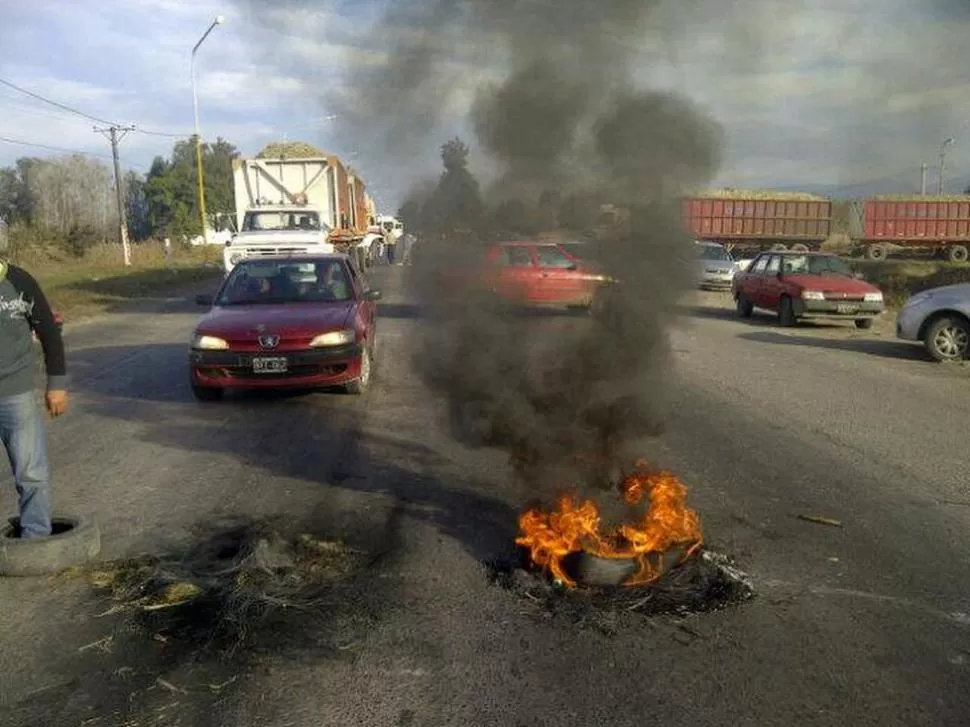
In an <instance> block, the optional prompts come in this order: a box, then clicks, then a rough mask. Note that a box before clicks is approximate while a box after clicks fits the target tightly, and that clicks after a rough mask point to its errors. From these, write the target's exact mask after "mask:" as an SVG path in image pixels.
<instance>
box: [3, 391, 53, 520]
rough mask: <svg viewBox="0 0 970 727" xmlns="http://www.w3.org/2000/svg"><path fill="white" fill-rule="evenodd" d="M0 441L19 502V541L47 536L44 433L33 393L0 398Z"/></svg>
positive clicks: (47, 479) (48, 516)
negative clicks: (10, 470)
mask: <svg viewBox="0 0 970 727" xmlns="http://www.w3.org/2000/svg"><path fill="white" fill-rule="evenodd" d="M0 441H2V442H3V446H4V447H5V448H6V450H7V457H8V458H9V459H10V467H11V469H12V470H13V479H14V484H16V486H17V496H18V498H19V501H20V537H22V538H36V537H43V536H45V535H50V534H51V501H50V466H49V465H48V462H47V431H46V430H45V428H44V412H43V410H42V409H41V408H40V403H39V402H38V401H37V393H36V392H34V391H28V392H26V393H24V394H16V395H14V396H5V397H2V398H0Z"/></svg>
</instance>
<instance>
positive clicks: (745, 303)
mask: <svg viewBox="0 0 970 727" xmlns="http://www.w3.org/2000/svg"><path fill="white" fill-rule="evenodd" d="M737 304H738V315H739V316H741V317H742V318H750V317H751V314H752V313H754V306H753V305H751V301H750V300H748V299H747V298H746V297H744V294H743V293H738V297H737Z"/></svg>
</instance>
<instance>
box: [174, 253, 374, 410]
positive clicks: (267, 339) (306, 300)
mask: <svg viewBox="0 0 970 727" xmlns="http://www.w3.org/2000/svg"><path fill="white" fill-rule="evenodd" d="M380 297H381V293H380V291H379V290H375V289H372V288H371V287H370V286H369V284H368V282H367V280H366V279H365V277H364V276H363V274H362V273H361V272H360V270H358V269H357V267H356V266H355V265H354V263H353V262H352V260H351V258H349V257H348V256H347V255H341V254H337V253H330V254H318V255H313V254H309V255H298V256H288V255H279V256H277V255H273V256H266V257H259V258H251V259H247V260H243V261H241V262H239V263H238V264H237V265H236V266H235V267H234V268H233V269H232V271H231V272H230V273H229V275H228V276H226V279H225V280H224V281H223V283H222V285H221V286H220V288H219V291H218V292H217V293H216V294H215V296H208V295H200V296H197V297H196V302H197V303H198V304H199V305H209V306H212V308H211V310H210V311H209V312H208V313H207V314H206V315H204V316H203V317H202V318H201V320H199V322H198V324H197V325H196V328H195V331H194V333H193V335H192V343H191V347H190V351H189V367H190V370H191V384H192V391H193V393H194V394H195V396H196V398H197V399H199V400H201V401H212V400H216V399H219V398H220V397H221V396H222V394H223V392H224V391H225V390H226V389H257V388H259V389H264V388H301V389H302V388H316V387H331V386H341V387H343V388H344V389H345V390H346V391H347V392H349V393H352V394H360V393H362V392H363V391H364V390H365V389H366V388H367V385H368V384H369V383H370V379H371V367H372V364H373V355H374V340H375V339H374V337H375V333H376V321H377V302H376V301H378V300H379V299H380Z"/></svg>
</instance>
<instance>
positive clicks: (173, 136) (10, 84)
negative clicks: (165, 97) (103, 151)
mask: <svg viewBox="0 0 970 727" xmlns="http://www.w3.org/2000/svg"><path fill="white" fill-rule="evenodd" d="M0 84H3V85H4V86H8V87H9V88H12V89H14V90H15V91H19V92H20V93H23V94H26V95H28V96H30V97H31V98H35V99H37V100H38V101H43V102H44V103H46V104H50V105H51V106H55V107H57V108H59V109H62V110H64V111H67V112H69V113H72V114H75V115H77V116H80V117H82V118H85V119H87V120H89V121H96V122H97V123H99V124H105V125H107V126H118V124H116V123H115V122H113V121H107V120H105V119H101V118H98V117H97V116H92V115H91V114H87V113H85V112H84V111H80V110H78V109H76V108H74V107H73V106H68V105H67V104H64V103H61V102H60V101H54V100H53V99H49V98H47V97H46V96H41V95H40V94H39V93H34V92H33V91H30V90H28V89H26V88H23V87H22V86H18V85H17V84H16V83H13V82H11V81H8V80H6V79H5V78H0ZM131 131H134V132H135V133H138V134H146V135H148V136H162V137H166V138H169V139H182V138H186V137H189V136H191V134H170V133H167V132H164V131H151V130H149V129H139V128H137V127H135V128H133V129H131Z"/></svg>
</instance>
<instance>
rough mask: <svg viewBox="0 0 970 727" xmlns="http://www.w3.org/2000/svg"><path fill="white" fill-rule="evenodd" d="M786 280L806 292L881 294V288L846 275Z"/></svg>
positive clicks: (801, 277)
mask: <svg viewBox="0 0 970 727" xmlns="http://www.w3.org/2000/svg"><path fill="white" fill-rule="evenodd" d="M785 280H789V281H791V282H792V283H795V285H797V286H798V287H800V288H802V289H804V290H817V291H821V292H823V293H848V294H849V295H863V294H865V293H879V292H880V290H879V288H877V287H876V286H875V285H873V284H872V283H867V282H866V281H865V280H859V279H858V278H849V277H846V276H845V275H786V276H785Z"/></svg>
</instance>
